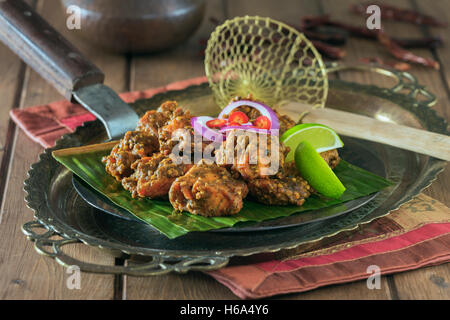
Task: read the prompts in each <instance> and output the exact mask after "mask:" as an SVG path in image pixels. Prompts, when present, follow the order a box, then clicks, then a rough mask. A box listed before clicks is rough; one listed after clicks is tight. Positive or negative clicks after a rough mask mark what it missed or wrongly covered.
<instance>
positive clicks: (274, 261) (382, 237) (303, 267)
mask: <svg viewBox="0 0 450 320" xmlns="http://www.w3.org/2000/svg"><path fill="white" fill-rule="evenodd" d="M206 81H207V79H206V77H201V78H195V79H189V80H185V81H180V82H175V83H172V84H169V85H167V86H164V87H160V88H156V89H149V90H144V91H136V92H129V93H124V94H122V95H121V97H122V99H124V100H125V101H126V102H132V101H135V100H136V99H143V98H150V97H152V96H153V95H155V94H157V93H160V92H164V91H167V90H181V89H184V88H186V87H188V86H190V85H194V84H200V83H203V82H206ZM11 117H12V119H13V120H14V121H15V122H16V123H17V124H18V125H19V126H20V127H21V128H22V129H23V130H24V131H25V132H26V133H27V134H28V135H29V136H30V137H31V138H32V139H33V140H35V141H36V142H39V143H40V144H41V145H42V146H44V147H46V148H48V147H51V146H53V145H54V143H55V141H56V140H57V139H58V138H60V137H61V136H62V135H63V134H66V133H70V132H72V131H73V130H74V129H75V128H76V127H77V126H79V125H81V124H83V123H84V122H85V121H92V120H95V117H94V116H93V115H92V114H90V113H89V112H87V111H86V110H85V109H83V108H82V107H81V106H80V105H77V104H72V103H70V102H68V101H58V102H53V103H50V104H48V105H41V106H34V107H29V108H26V109H13V110H12V111H11ZM449 261H450V209H449V208H447V207H446V206H445V205H443V204H442V203H440V202H438V201H436V200H434V199H432V198H430V197H428V196H425V195H423V194H421V195H419V196H418V197H417V198H415V199H414V200H412V201H410V202H408V203H406V204H404V205H403V206H402V207H401V208H400V209H398V210H396V211H393V212H392V213H391V214H389V215H388V216H386V217H382V218H379V219H376V220H374V221H372V222H371V223H369V224H365V225H362V226H360V227H359V228H357V229H355V230H352V231H347V232H341V233H339V234H337V235H335V236H333V237H329V238H325V239H323V240H321V241H318V242H313V243H310V244H305V245H302V246H299V247H297V248H295V249H289V250H283V251H279V252H276V253H267V254H260V255H254V256H250V257H238V258H235V259H233V260H232V261H231V263H230V265H229V266H228V267H225V268H222V269H220V270H216V271H211V272H208V274H209V275H211V276H212V277H214V278H215V279H217V280H218V281H219V282H221V283H222V284H224V285H225V286H227V287H228V288H230V289H231V290H232V291H233V292H234V293H235V294H236V295H237V296H239V297H240V298H243V299H246V298H263V297H269V296H273V295H277V294H283V293H291V292H302V291H307V290H311V289H314V288H318V287H322V286H325V285H330V284H336V283H345V282H350V281H355V280H360V279H366V278H368V277H369V276H370V275H371V273H370V272H369V273H368V272H367V268H368V267H369V266H372V265H375V266H378V267H379V268H380V270H381V274H382V275H386V274H390V273H395V272H401V271H406V270H412V269H417V268H420V267H423V266H431V265H437V264H441V263H445V262H449Z"/></svg>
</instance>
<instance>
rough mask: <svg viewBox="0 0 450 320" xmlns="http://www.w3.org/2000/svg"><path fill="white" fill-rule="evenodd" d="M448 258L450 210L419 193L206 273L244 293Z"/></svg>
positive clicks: (297, 287)
mask: <svg viewBox="0 0 450 320" xmlns="http://www.w3.org/2000/svg"><path fill="white" fill-rule="evenodd" d="M449 261H450V209H449V208H447V207H446V206H445V205H443V204H442V203H440V202H438V201H436V200H434V199H432V198H430V197H428V196H426V195H424V194H421V195H419V196H418V197H416V198H415V199H414V200H412V201H410V202H408V203H406V204H405V205H403V206H402V207H401V208H400V209H398V210H396V211H393V212H392V213H391V214H390V215H388V216H386V217H382V218H379V219H376V220H374V221H372V222H371V223H369V224H366V225H362V226H360V227H359V228H357V229H356V230H353V231H347V232H342V233H339V234H337V235H335V236H333V237H329V238H325V239H323V240H321V241H319V242H316V243H312V244H306V245H303V246H299V247H297V248H295V249H291V250H284V251H281V252H277V253H274V254H262V255H256V256H251V257H248V258H239V259H236V261H234V262H233V263H232V266H229V267H226V268H223V269H220V270H216V271H211V272H208V274H209V275H211V276H212V277H214V278H215V279H216V280H218V281H219V282H221V283H222V284H224V285H226V286H227V287H228V288H230V289H231V290H232V291H233V292H234V293H235V294H236V295H237V296H239V297H240V298H263V297H268V296H273V295H276V294H282V293H292V292H302V291H307V290H311V289H315V288H318V287H322V286H325V285H329V284H336V283H345V282H351V281H355V280H360V279H366V278H368V277H369V276H370V275H371V274H372V273H371V272H368V271H367V268H368V267H369V266H372V265H375V266H378V267H379V268H380V271H381V275H386V274H391V273H395V272H401V271H406V270H412V269H417V268H420V267H423V266H431V265H437V264H441V263H445V262H449Z"/></svg>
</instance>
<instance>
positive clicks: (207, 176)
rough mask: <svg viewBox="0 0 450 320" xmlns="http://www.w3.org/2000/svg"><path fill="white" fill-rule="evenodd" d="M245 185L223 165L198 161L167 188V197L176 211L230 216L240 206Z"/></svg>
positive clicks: (246, 190)
mask: <svg viewBox="0 0 450 320" xmlns="http://www.w3.org/2000/svg"><path fill="white" fill-rule="evenodd" d="M247 193H248V188H247V185H246V184H245V182H244V181H242V180H237V179H234V178H233V177H232V176H231V174H230V173H229V172H228V171H227V170H226V169H225V168H223V167H219V166H217V165H216V164H213V163H212V164H207V163H206V162H204V161H201V162H200V163H199V164H197V165H194V166H193V167H192V168H191V169H190V170H189V171H188V172H187V173H186V174H185V175H184V176H182V177H179V178H177V179H176V180H175V182H174V183H173V184H172V187H171V188H170V192H169V200H170V203H171V204H172V206H173V207H174V208H175V209H176V210H179V211H183V210H186V211H188V212H190V213H193V214H197V215H202V216H206V217H212V216H224V215H233V214H236V213H238V212H239V211H240V210H241V209H242V206H243V199H244V198H245V197H246V196H247Z"/></svg>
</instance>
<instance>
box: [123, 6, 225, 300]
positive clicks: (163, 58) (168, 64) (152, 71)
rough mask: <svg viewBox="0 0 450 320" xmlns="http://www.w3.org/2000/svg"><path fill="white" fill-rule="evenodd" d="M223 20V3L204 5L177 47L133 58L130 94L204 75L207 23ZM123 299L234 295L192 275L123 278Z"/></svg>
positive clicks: (206, 297) (211, 280) (207, 278)
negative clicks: (195, 25)
mask: <svg viewBox="0 0 450 320" xmlns="http://www.w3.org/2000/svg"><path fill="white" fill-rule="evenodd" d="M210 17H214V18H216V19H218V20H223V19H225V13H224V2H223V1H222V0H213V1H207V9H206V13H205V16H204V19H203V22H202V24H201V26H200V27H199V30H197V32H196V33H195V34H194V35H193V36H192V37H191V38H190V39H189V40H188V41H187V42H185V43H183V44H180V45H179V46H178V47H176V48H174V49H172V50H169V51H165V52H161V53H156V54H148V55H139V56H133V59H132V69H131V81H130V83H131V90H143V89H147V88H152V87H159V86H163V85H166V84H169V83H171V82H174V81H179V80H184V79H188V78H193V77H199V76H203V75H204V74H205V71H204V64H203V55H202V54H201V50H202V48H203V47H202V45H201V43H200V41H201V40H204V39H208V37H209V34H210V33H211V32H212V31H213V30H214V27H215V26H214V24H212V23H211V22H210V20H209V18H210ZM125 278H126V280H125V281H124V287H125V292H124V297H125V298H126V299H131V300H132V299H208V298H210V299H228V298H232V297H233V294H232V293H231V292H229V290H228V289H226V288H224V287H223V286H221V285H220V284H218V283H217V282H215V281H214V280H213V279H211V278H210V277H208V276H206V275H204V274H201V273H195V272H189V273H188V274H184V275H177V274H170V275H164V276H158V277H149V278H135V277H125Z"/></svg>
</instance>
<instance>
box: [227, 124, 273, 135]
mask: <svg viewBox="0 0 450 320" xmlns="http://www.w3.org/2000/svg"><path fill="white" fill-rule="evenodd" d="M231 130H247V131H249V132H256V133H263V134H271V135H278V134H279V129H261V128H255V127H253V126H226V127H223V128H220V130H219V131H220V132H221V133H225V132H228V131H231Z"/></svg>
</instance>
